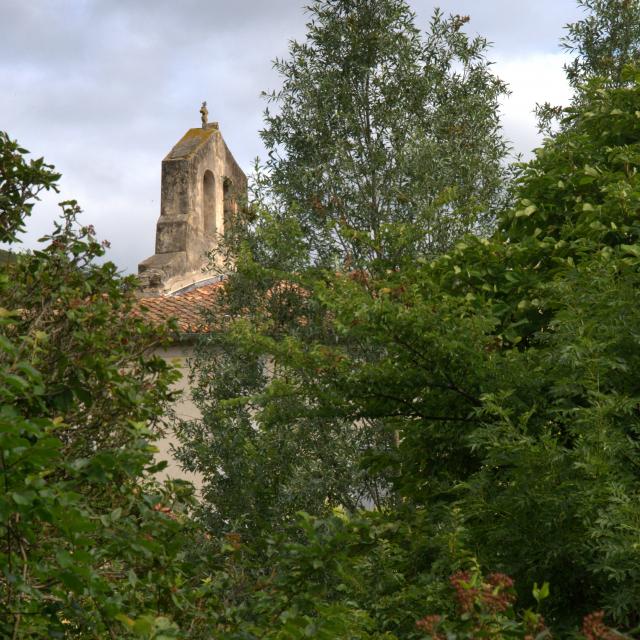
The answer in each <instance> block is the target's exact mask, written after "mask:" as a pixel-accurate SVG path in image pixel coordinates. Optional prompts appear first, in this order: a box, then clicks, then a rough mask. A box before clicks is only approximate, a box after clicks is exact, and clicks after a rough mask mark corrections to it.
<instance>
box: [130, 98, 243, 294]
mask: <svg viewBox="0 0 640 640" xmlns="http://www.w3.org/2000/svg"><path fill="white" fill-rule="evenodd" d="M200 113H201V114H202V127H201V128H199V129H189V131H187V132H186V133H185V134H184V136H182V139H181V140H180V141H179V142H178V143H177V144H176V145H175V146H174V147H173V149H171V151H170V152H169V154H168V155H167V157H166V158H165V159H164V160H163V161H162V186H161V200H160V217H159V218H158V223H157V226H156V252H155V255H153V256H151V257H150V258H147V259H146V260H144V261H143V262H141V263H140V264H139V265H138V275H139V278H140V281H141V285H142V292H143V295H144V296H152V295H167V294H171V293H173V292H175V291H178V290H180V289H183V288H184V287H187V286H189V285H192V284H197V283H198V282H200V281H203V280H205V279H207V275H206V273H204V272H203V268H204V267H205V266H206V265H207V262H208V259H207V253H208V252H209V251H211V249H213V248H214V247H215V245H216V243H217V242H218V239H219V237H220V236H221V235H223V234H224V232H225V230H227V229H228V228H229V225H231V224H232V223H233V218H234V216H235V214H236V212H237V207H238V202H242V201H243V200H244V199H245V198H246V194H247V177H246V176H245V174H244V173H243V172H242V170H241V169H240V167H239V166H238V163H237V162H236V161H235V159H234V157H233V156H232V155H231V152H230V151H229V149H228V148H227V145H226V144H225V141H224V139H223V138H222V134H221V133H220V129H219V127H218V123H217V122H207V116H208V111H207V106H206V102H205V103H203V105H202V108H201V109H200Z"/></svg>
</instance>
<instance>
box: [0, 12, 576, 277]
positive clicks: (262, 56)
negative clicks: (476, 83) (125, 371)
mask: <svg viewBox="0 0 640 640" xmlns="http://www.w3.org/2000/svg"><path fill="white" fill-rule="evenodd" d="M304 4H305V2H304V0H233V1H232V2H229V1H228V0H181V1H180V2H176V1H175V0H0V91H1V93H0V129H2V130H6V131H7V132H8V133H9V135H10V136H11V137H12V138H16V139H17V140H19V142H20V143H21V144H22V145H23V146H24V147H26V148H27V149H29V150H30V151H31V152H32V153H33V154H34V155H37V156H44V157H45V159H46V160H47V161H48V162H50V163H53V164H55V165H56V168H57V169H58V170H59V171H60V172H62V174H63V178H62V181H61V187H62V193H61V194H60V195H59V196H57V195H53V196H52V197H49V196H45V197H43V201H42V203H40V204H38V205H37V206H36V208H35V212H34V215H33V217H32V219H31V221H30V222H29V232H28V233H27V236H26V237H25V239H24V240H25V246H27V247H33V246H35V240H36V238H38V237H39V236H40V235H43V234H44V233H47V232H48V231H49V230H50V229H51V228H52V224H51V222H52V219H53V218H54V217H55V216H56V215H57V207H56V206H55V203H56V202H58V201H59V200H62V199H67V198H75V199H77V200H78V201H79V202H80V204H81V206H82V207H83V209H84V211H85V213H84V214H83V216H84V217H83V220H84V222H85V223H86V224H89V223H91V224H93V225H94V226H95V227H96V229H97V233H98V236H99V237H100V239H105V238H106V239H108V240H109V241H110V242H111V245H112V246H111V249H110V251H109V257H110V258H111V259H112V260H113V261H114V262H115V263H116V264H117V265H118V266H119V267H120V268H121V269H123V270H124V271H127V272H136V271H137V264H138V262H140V261H142V260H143V259H144V258H146V257H148V256H149V255H151V254H152V253H153V250H154V249H153V248H154V237H155V223H156V220H157V217H158V215H159V208H160V202H159V194H160V163H161V160H162V158H163V157H164V156H165V155H166V153H167V152H168V151H169V150H170V149H171V147H172V146H173V145H174V144H175V143H176V142H177V141H178V140H179V139H180V137H181V136H182V135H183V133H184V132H185V131H186V130H187V129H189V128H190V127H195V126H199V124H200V116H199V113H198V110H199V108H200V103H201V102H202V100H207V102H208V106H209V114H210V116H209V119H210V120H212V121H213V120H217V121H219V122H220V127H221V130H222V133H223V135H224V137H225V140H226V141H227V144H228V145H229V147H230V149H231V151H232V153H233V154H234V156H235V157H236V159H237V160H238V162H239V163H240V165H241V166H242V167H243V168H244V169H245V171H246V172H247V173H248V172H249V170H250V168H251V165H252V160H253V158H255V157H256V156H261V155H263V148H262V145H261V142H260V139H259V136H258V131H259V129H260V127H261V119H262V111H263V109H264V106H265V105H264V103H263V101H262V99H261V98H260V92H261V91H262V90H268V89H274V88H277V86H278V78H277V76H276V75H275V74H274V72H273V70H272V68H271V61H272V60H273V58H275V57H282V56H285V55H286V53H287V46H288V41H289V40H290V39H293V38H295V39H302V38H303V37H304V33H305V22H306V20H307V15H306V14H305V12H304V9H303V5H304ZM410 4H411V5H412V7H413V8H414V10H415V11H416V13H417V16H418V25H419V26H420V27H422V28H425V27H426V26H427V23H428V20H429V17H430V15H431V13H432V11H433V8H434V7H435V6H440V7H441V8H442V9H443V10H444V11H445V12H446V13H460V14H469V15H470V16H471V22H470V24H469V25H468V28H467V31H468V32H470V33H473V34H475V33H479V34H481V35H483V36H485V37H487V38H488V39H489V40H490V41H491V42H492V43H493V47H492V50H491V52H490V57H491V58H492V59H493V60H494V61H495V63H496V66H495V69H496V71H497V73H498V75H499V76H500V77H502V78H503V79H504V80H506V81H507V82H508V83H509V84H510V87H511V91H512V95H511V97H510V98H508V99H507V100H506V101H505V102H504V105H503V124H504V130H505V134H506V137H507V138H508V139H509V140H511V141H512V144H513V146H514V148H515V150H516V151H518V152H522V153H528V152H529V151H530V149H531V148H533V147H534V146H535V145H536V144H537V143H538V139H537V136H536V130H535V120H534V117H533V115H532V113H531V111H532V109H533V108H534V106H535V103H536V102H544V101H545V100H549V101H550V102H552V103H554V104H562V103H566V102H567V100H568V98H569V95H570V94H569V90H568V87H567V85H566V82H565V79H564V74H563V71H562V65H563V62H564V61H565V58H564V56H563V54H562V53H561V51H560V50H559V48H558V41H559V38H560V37H561V36H562V34H563V26H564V25H565V24H566V23H567V22H571V21H574V20H575V19H576V18H577V17H578V16H579V11H578V9H577V7H576V4H575V1H574V0H536V1H535V2H533V1H532V0H441V1H440V2H432V1H431V0H411V2H410Z"/></svg>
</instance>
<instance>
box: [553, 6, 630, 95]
mask: <svg viewBox="0 0 640 640" xmlns="http://www.w3.org/2000/svg"><path fill="white" fill-rule="evenodd" d="M578 6H579V7H581V8H582V9H583V10H584V12H585V13H586V14H587V15H586V16H585V17H584V18H583V19H582V20H578V21H577V22H573V23H571V24H568V25H567V26H566V29H567V34H566V35H565V37H564V38H563V39H562V40H561V46H562V48H563V49H565V50H566V51H568V52H570V53H575V54H576V57H575V58H574V60H573V61H572V62H571V63H570V64H568V65H567V66H566V67H565V69H566V72H567V78H568V79H569V82H570V83H571V86H572V87H573V88H574V89H577V90H580V88H581V87H582V86H584V84H585V83H586V82H587V81H589V80H593V79H594V78H599V79H600V80H601V81H604V82H605V84H606V85H607V86H610V87H619V86H622V85H624V84H625V83H626V82H628V80H626V79H625V78H624V74H623V70H624V68H625V66H626V65H628V64H633V63H637V62H639V61H640V2H638V0H578Z"/></svg>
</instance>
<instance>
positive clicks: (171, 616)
mask: <svg viewBox="0 0 640 640" xmlns="http://www.w3.org/2000/svg"><path fill="white" fill-rule="evenodd" d="M26 153H27V152H26V151H25V150H24V149H22V148H21V147H20V146H19V145H18V144H17V143H15V142H13V141H12V140H11V139H10V138H9V137H8V136H7V135H6V134H0V158H2V161H3V165H2V169H3V176H2V179H3V183H2V193H3V195H4V194H8V195H7V198H5V199H3V200H2V201H1V207H0V219H1V221H2V224H1V225H0V227H1V228H2V229H3V232H4V233H5V236H4V239H5V240H8V241H10V242H13V241H16V240H17V239H16V233H17V232H18V231H19V230H21V229H22V228H23V227H24V218H25V216H27V215H28V214H29V213H30V212H31V208H32V205H33V200H34V198H35V197H36V195H37V193H38V192H39V191H40V190H41V189H42V188H52V189H55V180H56V179H57V174H55V173H54V172H53V168H52V167H50V166H49V165H46V164H44V162H42V161H41V160H38V161H35V162H34V161H28V160H27V159H26V158H25V157H24V156H25V154H26ZM78 213H79V210H78V207H77V205H76V204H75V203H74V202H66V203H62V216H61V222H60V223H59V224H57V225H56V228H55V230H54V231H53V233H52V234H51V235H50V236H49V237H47V238H45V239H44V240H43V245H42V247H41V248H40V249H38V250H36V251H33V252H31V253H16V254H14V257H13V259H12V260H10V261H8V262H6V263H2V264H1V265H0V301H1V305H0V611H1V612H2V613H1V614H0V636H2V637H3V638H12V639H13V640H17V639H18V638H41V637H53V638H68V637H74V638H96V637H102V638H104V637H114V638H115V637H118V638H120V637H140V638H149V639H150V638H156V639H157V640H160V639H163V638H165V639H166V638H172V637H177V635H178V633H179V632H178V626H176V625H177V624H180V625H181V626H182V625H183V624H184V622H185V619H186V621H187V623H188V624H187V625H184V628H188V627H189V625H191V628H198V621H199V614H198V612H197V611H196V607H195V604H196V603H197V601H198V598H200V597H201V591H200V588H201V586H202V583H201V580H200V578H199V577H198V576H199V574H198V572H197V570H196V569H194V568H193V567H197V563H195V561H194V564H192V561H191V559H190V557H189V551H188V550H189V549H190V548H195V547H197V545H198V544H199V543H196V539H197V536H198V534H197V531H196V529H195V527H194V526H193V525H192V524H191V523H190V522H189V520H188V519H187V518H186V517H185V514H184V509H185V508H186V505H187V504H188V502H189V500H190V497H189V495H190V490H189V489H188V488H187V487H185V486H181V485H179V484H175V485H167V486H160V485H159V484H157V483H156V482H155V481H154V480H153V474H154V473H155V472H156V471H157V470H158V469H159V468H160V466H159V465H158V464H156V463H155V461H154V451H155V449H154V446H153V441H154V439H155V438H156V437H157V431H158V427H159V421H158V416H161V415H162V413H163V412H164V411H165V409H166V407H167V403H168V402H169V401H170V400H171V397H172V394H171V391H170V386H171V384H172V382H173V381H174V380H175V379H176V375H177V374H176V372H175V371H174V370H173V369H172V368H171V367H169V366H168V365H167V364H166V363H165V362H164V361H163V360H162V359H160V358H158V357H156V356H154V355H153V354H152V350H153V348H154V347H155V346H157V345H159V344H162V343H163V342H164V341H165V340H166V339H167V337H168V335H169V334H168V329H167V328H166V327H152V326H149V324H148V323H147V322H145V321H144V319H143V318H142V317H140V316H139V314H136V313H134V311H135V310H136V308H137V302H136V298H135V295H134V292H135V281H134V280H133V279H132V278H121V277H120V276H118V275H117V272H116V268H115V266H114V265H113V264H112V263H110V262H103V263H101V264H99V263H98V262H97V261H96V259H97V258H100V257H102V256H103V254H104V248H103V247H102V246H101V244H100V243H98V242H97V241H96V239H95V236H94V232H93V230H92V229H91V228H89V227H79V226H78V225H77V223H76V216H77V214H78Z"/></svg>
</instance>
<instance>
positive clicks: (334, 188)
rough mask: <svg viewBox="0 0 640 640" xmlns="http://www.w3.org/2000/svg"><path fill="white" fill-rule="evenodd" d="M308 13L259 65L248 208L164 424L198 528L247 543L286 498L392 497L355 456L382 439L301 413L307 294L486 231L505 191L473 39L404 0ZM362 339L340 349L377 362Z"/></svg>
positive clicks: (320, 315)
mask: <svg viewBox="0 0 640 640" xmlns="http://www.w3.org/2000/svg"><path fill="white" fill-rule="evenodd" d="M309 11H310V14H311V20H310V22H309V24H308V33H307V37H306V40H305V41H304V42H302V43H297V42H293V43H292V44H291V48H290V55H289V57H288V58H287V59H286V60H280V61H277V62H276V68H277V69H278V71H279V72H280V75H281V77H282V80H283V84H282V88H281V89H280V90H279V91H277V92H275V93H273V94H271V95H270V96H269V99H270V100H271V101H272V102H273V103H274V105H275V112H274V113H271V112H270V111H267V113H266V118H265V129H264V131H263V132H262V136H263V139H264V141H265V144H266V147H267V149H268V150H269V160H268V161H267V163H266V167H264V171H262V172H258V174H257V176H256V181H255V192H254V194H253V195H254V201H253V203H252V207H251V208H250V210H249V211H248V215H247V216H246V217H245V218H240V219H239V220H237V221H236V225H235V227H234V229H233V230H232V232H231V233H229V234H227V237H226V238H225V240H224V242H223V243H222V244H221V249H220V251H222V252H227V253H225V260H223V264H224V268H225V269H229V270H231V273H230V275H229V276H228V279H227V284H226V286H225V288H224V292H223V293H222V295H221V297H220V300H219V302H218V303H217V304H216V305H214V308H212V309H210V320H211V326H215V327H216V330H215V331H214V332H212V333H211V334H210V335H208V336H206V338H205V339H204V340H203V341H202V342H201V344H200V347H199V352H198V355H197V358H196V361H195V368H194V378H195V382H196V392H195V399H196V402H197V403H198V405H199V407H200V408H201V410H202V414H203V419H202V420H200V421H194V422H190V423H182V424H181V425H180V426H179V428H178V431H179V433H180V434H181V436H180V437H181V441H182V447H183V448H182V452H181V454H180V455H181V459H182V461H183V463H184V464H185V465H186V466H187V467H188V468H190V469H193V470H197V471H199V472H200V473H202V475H203V476H204V478H205V489H204V495H205V498H206V504H207V506H206V507H205V509H204V510H205V511H206V518H207V520H208V522H209V523H210V525H211V526H212V527H214V528H215V529H216V530H217V529H219V528H220V527H222V528H223V529H231V530H241V531H244V532H248V531H251V532H252V535H255V536H256V537H258V538H259V537H263V536H262V533H263V532H264V531H265V530H270V529H271V528H280V527H282V526H284V525H285V523H286V522H288V521H290V520H291V519H292V518H293V517H294V514H295V513H296V511H298V510H299V509H305V510H308V511H310V512H312V513H314V514H321V513H327V512H328V511H330V509H331V508H332V507H333V506H340V507H342V508H344V509H346V510H347V511H349V512H353V511H355V510H356V509H358V508H359V507H360V506H362V505H363V504H372V505H375V506H378V507H380V506H382V505H383V504H384V503H385V502H388V501H389V500H393V496H392V494H391V493H390V491H389V485H388V483H387V482H386V480H383V479H382V477H381V476H380V474H376V473H372V472H371V471H365V470H363V469H362V467H361V464H360V461H361V459H362V456H363V453H364V452H367V451H371V450H387V449H390V448H392V447H393V434H392V433H389V432H388V430H387V429H386V428H383V427H382V426H381V424H380V423H379V421H376V420H368V419H366V418H364V417H363V418H362V420H360V421H357V422H356V423H355V424H354V422H353V420H352V419H351V417H349V419H343V418H341V417H340V416H338V415H336V413H335V412H328V413H327V414H326V415H323V414H321V413H318V412H317V411H316V410H315V408H314V407H313V406H312V405H310V404H309V402H308V400H309V399H308V397H307V396H305V395H304V394H303V395H300V394H298V391H297V386H298V384H299V383H300V382H301V380H300V378H299V372H298V370H297V368H291V367H290V366H289V364H288V363H287V361H286V359H284V360H283V359H282V358H281V354H282V353H286V352H287V351H288V350H289V347H290V346H291V354H293V353H295V347H296V346H297V345H298V343H299V342H301V343H302V344H304V347H302V348H303V349H307V350H310V351H315V350H322V348H323V345H325V344H328V345H332V344H335V341H336V339H339V335H338V333H337V332H336V331H335V327H334V326H333V325H332V323H331V322H330V321H327V320H328V319H327V317H326V305H325V304H324V301H323V300H322V299H321V298H320V297H319V296H318V295H316V292H317V291H316V290H317V288H318V286H321V285H322V275H321V274H322V272H326V273H327V274H329V276H331V274H333V272H334V271H335V270H336V269H338V268H339V269H346V270H347V271H349V272H350V273H352V275H353V277H356V278H358V277H365V278H366V277H368V275H367V274H369V273H371V272H376V273H384V272H385V271H386V270H387V269H393V268H396V267H397V266H398V265H399V264H401V263H403V262H404V261H405V260H412V259H418V257H420V256H422V257H424V256H431V255H434V254H435V253H437V252H441V251H443V250H444V249H445V248H446V247H449V246H451V242H452V241H453V239H454V238H456V237H459V235H460V234H461V233H463V232H464V231H468V230H474V231H477V232H483V231H484V232H486V231H487V230H488V229H490V228H491V225H492V220H493V216H494V211H495V209H496V207H497V206H498V203H499V202H500V201H501V197H502V194H503V190H504V182H503V180H504V176H505V174H504V171H503V167H502V165H501V162H502V160H503V159H504V155H505V152H506V145H505V143H504V141H503V140H502V138H501V136H500V129H499V121H498V115H497V114H498V112H499V109H498V100H499V97H500V96H501V95H502V94H503V93H504V91H505V87H504V84H503V83H502V82H500V81H499V80H498V79H497V78H496V77H495V76H494V75H493V74H492V72H491V68H490V63H489V62H488V61H487V59H486V57H485V56H486V49H487V43H486V41H485V40H484V39H482V38H475V39H472V38H470V37H469V36H467V35H466V34H465V33H464V31H463V26H464V24H465V23H466V21H467V18H464V17H460V16H452V17H450V18H444V17H443V16H442V14H441V13H439V12H436V13H435V14H434V16H433V19H432V21H431V24H430V26H429V30H428V31H427V34H426V35H425V36H424V37H423V36H421V34H420V32H419V30H418V28H417V27H416V26H415V17H414V15H413V13H412V12H411V11H410V10H409V8H408V6H407V4H406V3H405V2H404V1H403V0H383V1H380V0H376V1H375V2H374V1H372V0H323V1H317V2H314V3H312V5H311V6H310V8H309ZM323 270H324V271H323ZM361 346H362V345H359V344H358V343H353V344H351V345H350V348H352V349H356V350H358V349H360V352H359V353H360V356H361V357H363V358H367V357H372V358H377V357H378V354H375V353H373V354H370V355H368V354H367V352H366V346H365V347H364V350H362V349H361ZM308 373H309V374H310V375H313V371H309V372H308Z"/></svg>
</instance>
